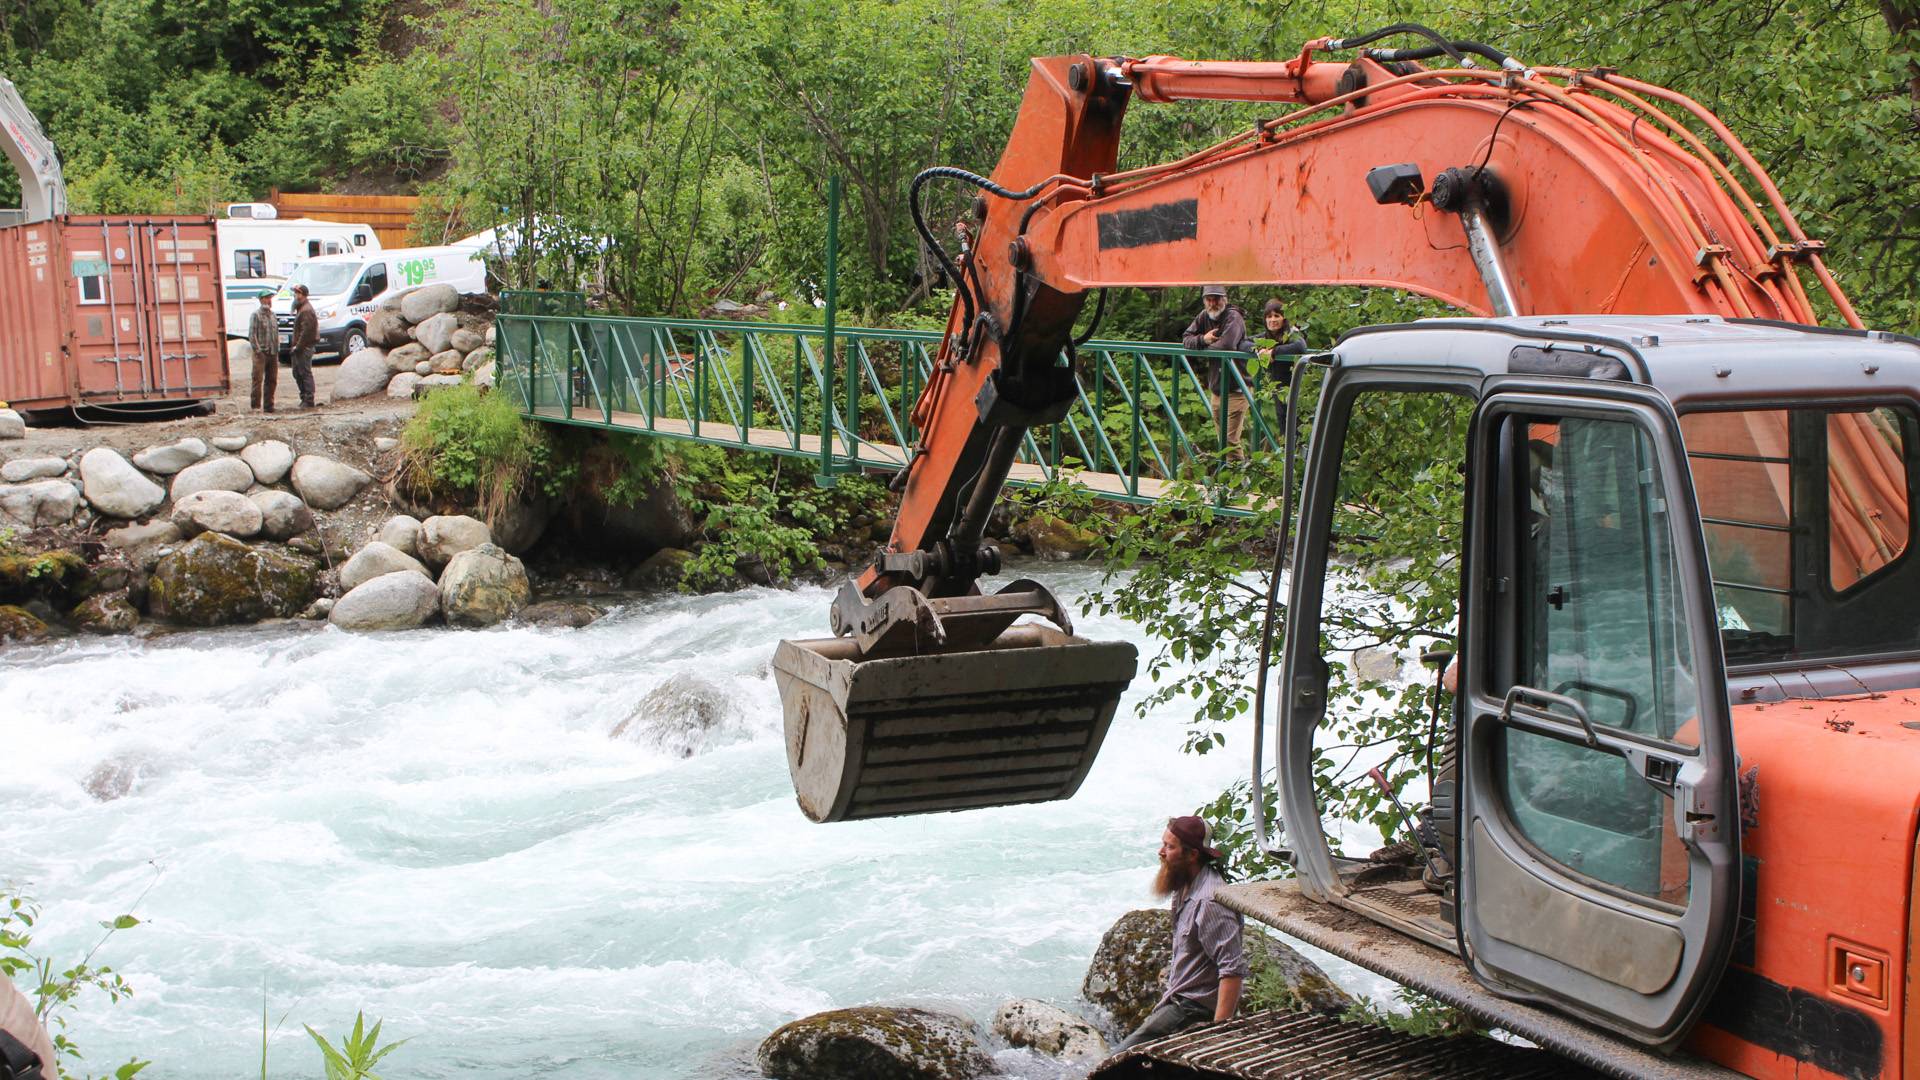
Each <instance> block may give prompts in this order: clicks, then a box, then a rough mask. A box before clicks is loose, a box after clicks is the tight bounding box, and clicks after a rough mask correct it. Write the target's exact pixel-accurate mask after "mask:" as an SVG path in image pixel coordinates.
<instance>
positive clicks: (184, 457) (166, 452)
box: [133, 437, 207, 476]
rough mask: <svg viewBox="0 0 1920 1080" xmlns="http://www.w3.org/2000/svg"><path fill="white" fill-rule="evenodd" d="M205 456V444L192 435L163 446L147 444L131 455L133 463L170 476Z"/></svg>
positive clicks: (152, 471)
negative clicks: (143, 448)
mask: <svg viewBox="0 0 1920 1080" xmlns="http://www.w3.org/2000/svg"><path fill="white" fill-rule="evenodd" d="M206 456H207V444H206V443H204V442H201V441H200V440H199V439H195V438H192V437H188V438H184V439H176V440H174V441H173V442H170V443H167V444H165V445H164V446H149V447H147V448H146V449H145V450H142V451H140V452H139V453H137V454H135V455H133V463H134V464H135V465H138V466H140V467H141V468H143V469H145V470H147V471H148V472H150V473H159V474H160V475H162V476H172V475H173V474H174V473H177V472H179V471H180V470H181V469H184V468H186V467H187V466H189V465H191V464H193V463H194V462H196V461H199V460H200V459H201V458H204V457H206Z"/></svg>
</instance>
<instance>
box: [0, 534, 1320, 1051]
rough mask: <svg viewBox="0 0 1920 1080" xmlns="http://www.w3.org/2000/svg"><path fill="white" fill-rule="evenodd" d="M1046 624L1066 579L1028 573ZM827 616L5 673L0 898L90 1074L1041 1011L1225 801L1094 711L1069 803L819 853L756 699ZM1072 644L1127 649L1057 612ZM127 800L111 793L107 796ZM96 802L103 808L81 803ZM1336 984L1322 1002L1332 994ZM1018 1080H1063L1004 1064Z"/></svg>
mask: <svg viewBox="0 0 1920 1080" xmlns="http://www.w3.org/2000/svg"><path fill="white" fill-rule="evenodd" d="M1041 572H1042V573H1044V574H1045V577H1046V579H1047V580H1048V581H1049V583H1050V584H1051V585H1053V586H1054V587H1055V588H1056V589H1057V590H1058V591H1059V592H1060V593H1061V595H1062V596H1063V598H1065V599H1068V600H1069V601H1072V600H1074V599H1076V598H1077V597H1079V596H1080V595H1082V594H1084V593H1085V592H1086V591H1088V590H1089V589H1091V588H1092V587H1094V585H1095V584H1096V582H1097V575H1096V574H1095V573H1093V572H1091V571H1086V570H1074V571H1067V572H1057V571H1041ZM828 597H829V594H828V593H827V591H826V590H823V589H800V590H796V591H776V590H751V591H747V592H741V593H734V594H730V595H722V596H705V597H665V598H652V599H644V600H638V601H635V602H633V603H630V604H627V605H625V606H623V607H620V608H618V609H617V610H615V611H614V613H612V614H611V615H609V616H608V617H607V618H605V619H602V620H601V621H599V622H597V623H595V624H594V625H592V626H590V627H588V628H586V629H583V630H550V629H535V628H525V627H516V628H507V629H496V630H488V631H452V630H446V629H433V630H422V631H415V632H410V633H403V634H384V635H358V636H356V635H351V634H345V633H340V632H337V631H332V630H328V629H324V628H316V627H306V626H299V627H293V626H279V627H267V628H255V629H239V630H222V631H215V632H200V633H189V634H175V635H166V636H162V637H158V638H155V639H153V640H149V641H142V640H137V639H130V638H110V639H70V640H68V641H64V642H61V643H58V644H54V645H48V646H41V647H34V648H18V647H16V648H10V649H7V650H5V651H4V652H0V736H3V739H4V741H3V742H0V745H4V747H5V753H4V755H0V859H3V860H4V861H0V881H4V882H6V883H8V884H11V885H13V886H15V887H17V888H19V889H21V890H23V891H26V892H30V893H31V894H33V895H34V896H36V897H38V898H39V899H40V900H42V901H43V902H44V903H45V904H46V907H47V912H46V918H45V920H44V922H43V924H42V925H41V927H40V928H39V934H38V936H37V938H36V941H35V945H36V950H37V951H40V952H42V953H43V954H49V955H52V956H54V957H55V958H56V959H59V960H66V961H71V960H73V959H77V958H78V956H79V955H80V954H82V953H84V952H85V951H86V950H87V948H89V947H90V946H91V945H92V944H93V942H94V941H95V940H97V939H98V937H99V935H100V931H99V929H98V925H97V924H98V920H101V919H106V918H111V917H112V916H114V915H117V914H119V913H121V912H123V911H127V910H129V909H130V908H133V905H134V904H135V903H136V900H137V902H138V906H137V908H133V909H134V910H136V912H137V914H139V915H140V916H141V917H142V918H143V920H145V921H144V922H143V924H142V925H141V926H139V927H137V928H135V929H132V930H129V931H125V932H122V933H120V934H119V935H117V936H115V937H114V938H113V939H112V940H111V941H110V942H109V943H108V944H107V945H106V947H105V948H103V949H102V950H101V952H100V954H99V955H98V956H97V957H96V958H95V960H96V962H101V963H107V964H110V965H112V966H113V967H114V968H116V969H117V970H119V971H120V972H121V973H122V974H124V975H125V976H126V978H127V980H128V982H129V983H131V984H132V985H133V987H134V988H135V996H134V997H133V998H132V999H131V1000H129V1001H126V1002H123V1003H121V1004H119V1005H115V1006H110V1005H108V1004H107V1003H106V1001H105V999H104V997H103V996H101V997H93V996H89V998H88V999H86V1002H85V1005H84V1007H83V1008H82V1009H81V1010H80V1011H79V1012H78V1014H77V1015H76V1017H75V1019H74V1021H73V1026H72V1028H71V1033H72V1035H73V1036H74V1038H75V1040H76V1042H78V1043H79V1045H80V1046H81V1047H82V1049H83V1050H84V1051H86V1052H87V1060H88V1062H89V1063H90V1064H91V1065H92V1067H93V1068H94V1069H95V1070H98V1071H108V1070H110V1068H111V1065H112V1064H114V1063H117V1062H119V1061H124V1060H126V1058H127V1057H128V1056H129V1055H135V1054H137V1055H139V1056H141V1057H143V1058H150V1059H152V1060H153V1062H154V1064H153V1066H152V1067H151V1068H149V1069H148V1070H147V1071H146V1072H145V1073H143V1074H142V1075H143V1077H157V1078H172V1077H240V1076H257V1075H259V1070H260V1065H259V1061H260V1044H261V1034H262V1020H261V1014H262V1009H263V1006H264V1008H265V1010H266V1012H267V1013H268V1014H269V1015H268V1026H269V1027H272V1026H273V1025H275V1024H277V1023H278V1022H279V1021H280V1018H281V1017H282V1016H283V1015H284V1016H285V1017H286V1020H285V1023H284V1025H281V1026H279V1027H278V1030H277V1031H276V1032H275V1033H274V1034H273V1036H272V1038H271V1040H270V1044H271V1046H270V1050H271V1052H270V1061H269V1067H268V1069H269V1073H270V1074H271V1075H272V1076H275V1077H283V1076H284V1077H294V1076H301V1077H307V1076H314V1075H318V1074H319V1072H320V1067H319V1064H320V1063H319V1055H318V1053H317V1051H316V1049H315V1048H314V1047H313V1045H312V1043H311V1042H310V1040H309V1039H308V1038H307V1036H306V1034H305V1033H304V1032H303V1031H301V1029H300V1025H301V1024H302V1023H306V1024H312V1025H314V1026H315V1027H317V1028H319V1029H321V1030H322V1031H324V1032H326V1033H328V1034H330V1035H334V1036H338V1035H339V1034H340V1033H341V1032H342V1031H343V1030H344V1029H345V1028H346V1027H347V1026H348V1025H350V1024H351V1023H352V1020H353V1016H354V1013H355V1012H356V1010H360V1009H365V1010H366V1012H367V1015H368V1017H369V1019H371V1018H373V1017H383V1018H385V1020H386V1024H387V1027H386V1030H385V1034H386V1035H388V1036H392V1037H402V1036H410V1037H411V1038H412V1041H411V1042H410V1043H408V1044H407V1045H406V1046H405V1047H403V1048H402V1049H400V1050H399V1051H397V1052H396V1053H395V1054H394V1055H393V1056H392V1057H390V1058H388V1059H387V1061H386V1062H384V1063H383V1065H384V1066H386V1067H384V1068H383V1069H382V1072H383V1073H384V1074H385V1075H387V1076H389V1077H390V1078H395V1080H405V1078H410V1077H455V1076H458V1077H476V1078H485V1077H527V1076H553V1077H569V1078H602V1077H605V1078H615V1077H618V1078H632V1077H649V1078H651V1077H661V1078H677V1077H690V1078H714V1080H717V1078H728V1080H731V1078H736V1077H747V1076H758V1071H757V1069H755V1067H754V1066H753V1063H752V1054H753V1049H754V1047H755V1045H756V1044H757V1043H758V1041H759V1040H760V1039H761V1038H762V1037H763V1036H764V1035H765V1034H766V1033H767V1032H769V1031H771V1030H772V1029H773V1028H774V1027H776V1026H778V1025H780V1024H781V1023H784V1022H785V1021H787V1020H790V1019H793V1018H796V1017H798V1016H801V1015H804V1014H807V1013H811V1012H816V1011H819V1010H822V1009H830V1008H836V1007H841V1006H850V1005H858V1004H865V1003H872V1002H881V1003H892V1004H906V1003H919V1004H931V1005H934V1006H936V1007H944V1008H950V1009H955V1010H957V1011H960V1012H963V1013H966V1014H968V1015H970V1016H972V1017H974V1018H976V1019H978V1020H980V1021H982V1023H983V1024H984V1022H986V1021H987V1020H988V1019H990V1018H991V1016H992V1014H993V1011H994V1010H995V1008H996V1007H997V1006H998V1005H999V1004H1000V1003H1001V1002H1002V1001H1005V1000H1007V999H1009V998H1013V997H1038V998H1048V999H1053V1000H1056V1001H1059V1002H1061V1003H1063V1004H1070V1003H1071V1002H1072V999H1074V998H1075V997H1076V996H1077V995H1078V992H1079V985H1080V979H1081V976H1082V975H1083V974H1084V973H1085V970H1086V966H1087V961H1088V960H1089V958H1090V957H1091V956H1092V954H1093V951H1094V948H1095V946H1096V945H1097V944H1098V942H1099V938H1100V935H1101V933H1102V932H1103V931H1104V930H1105V929H1106V928H1107V926H1108V925H1110V924H1111V923H1112V921H1113V920H1114V919H1115V918H1116V917H1118V916H1119V915H1120V913H1121V912H1123V911H1126V910H1128V909H1130V908H1134V907H1142V906H1147V905H1148V904H1149V903H1151V902H1152V901H1151V900H1150V898H1149V895H1148V891H1147V883H1148V880H1149V877H1150V874H1151V869H1152V863H1153V859H1154V848H1155V845H1156V844H1157V843H1158V839H1159V834H1160V829H1161V825H1162V823H1163V822H1164V821H1165V819H1166V817H1167V816H1168V815H1169V814H1173V813H1185V812H1188V811H1189V810H1191V809H1192V808H1193V807H1195V806H1197V805H1199V804H1200V803H1202V802H1204V801H1205V800H1207V799H1209V798H1211V797H1212V796H1213V795H1214V794H1216V793H1217V792H1218V791H1219V790H1220V789H1221V788H1222V787H1223V786H1224V785H1226V784H1227V783H1228V782H1230V781H1232V780H1234V779H1236V778H1238V777H1240V776H1241V775H1243V773H1244V771H1245V768H1246V758H1245V753H1246V742H1245V736H1246V731H1245V730H1244V729H1242V730H1240V731H1237V732H1235V733H1234V734H1235V738H1234V740H1233V741H1232V742H1231V743H1230V745H1229V749H1228V750H1227V751H1225V752H1216V753H1214V754H1210V755H1206V756H1200V757H1196V756H1192V755H1187V754H1182V753H1180V750H1179V747H1180V744H1181V734H1182V727H1183V723H1182V722H1183V720H1184V718H1185V716H1186V712H1187V709H1186V706H1185V705H1184V704H1183V703H1181V704H1176V705H1174V706H1172V707H1169V708H1167V709H1163V710H1161V711H1160V712H1159V713H1157V714H1154V715H1149V716H1145V717H1141V716H1137V715H1136V714H1135V708H1134V703H1135V702H1136V701H1137V700H1138V699H1139V698H1140V697H1141V696H1142V695H1143V694H1144V693H1145V692H1146V687H1148V686H1149V685H1150V684H1149V683H1148V682H1147V680H1146V679H1145V677H1144V676H1143V677H1142V678H1140V679H1139V680H1137V681H1136V685H1135V688H1134V689H1133V690H1132V691H1131V692H1130V693H1129V695H1128V699H1127V700H1126V701H1125V702H1123V703H1122V705H1121V709H1120V713H1119V714H1118V716H1117V718H1116V720H1115V723H1114V728H1113V731H1112V733H1111V734H1110V735H1109V736H1108V738H1107V741H1106V745H1105V748H1104V749H1103V751H1102V753H1101V756H1100V760H1099V761H1098V763H1097V764H1096V765H1095V766H1094V768H1093V771H1092V773H1091V775H1090V776H1089V777H1088V779H1087V781H1086V784H1085V785H1084V786H1083V787H1082V788H1081V791H1080V793H1079V795H1078V796H1077V797H1075V798H1074V799H1072V800H1070V801H1068V802H1064V803H1054V804H1048V805H1042V806H1026V807H1008V808H1001V809H994V810H983V811H974V812H970V813H965V814H947V815H937V816H931V817H918V818H905V819H896V820H888V821H872V822H860V823H853V824H843V825H834V826H819V825H813V824H810V823H809V822H807V821H806V820H805V819H804V818H803V817H802V816H801V814H800V812H799V810H798V809H797V808H796V807H795V805H794V801H793V795H792V792H791V790H790V788H789V787H788V782H787V771H786V761H785V755H784V751H783V749H782V745H781V739H780V733H779V728H780V707H779V699H778V696H777V694H776V693H775V691H774V685H773V679H772V676H771V674H770V672H769V660H770V658H771V656H772V652H773V645H774V643H775V641H777V640H778V639H779V638H781V637H789V636H804V637H812V636H818V635H819V633H820V628H821V627H822V626H823V624H824V621H825V615H826V610H827V602H828ZM1079 629H1080V630H1081V632H1082V633H1086V634H1088V635H1089V636H1094V637H1101V638H1123V639H1127V640H1131V641H1133V642H1135V643H1136V644H1138V645H1139V646H1140V648H1141V653H1142V660H1143V666H1144V660H1145V659H1146V657H1147V656H1149V655H1151V653H1152V652H1153V649H1154V647H1153V643H1152V642H1151V641H1150V640H1148V639H1147V638H1146V637H1145V635H1144V634H1143V633H1141V631H1140V630H1139V628H1138V627H1135V626H1133V625H1130V624H1127V623H1124V622H1120V621H1118V620H1102V619H1098V618H1094V617H1091V616H1087V617H1083V618H1082V619H1081V624H1080V627H1079ZM676 675H679V676H682V678H683V680H684V678H685V677H686V676H689V675H691V676H694V677H697V678H698V679H700V680H704V681H705V682H707V683H709V684H711V686H712V687H713V689H714V691H715V692H717V693H718V694H719V695H720V696H721V697H722V698H724V699H726V700H727V701H728V702H729V703H730V705H731V708H732V709H733V710H734V711H735V712H737V714H738V716H740V717H741V718H742V730H741V731H740V732H739V735H738V737H737V738H735V739H734V740H733V741H731V742H729V743H727V744H725V745H720V746H718V747H715V748H712V749H710V750H708V751H707V752H704V753H701V754H698V755H696V756H693V757H690V758H682V757H679V756H677V755H673V754H669V753H664V752H662V751H660V750H658V749H652V748H648V747H646V746H643V745H639V744H636V743H635V742H633V741H630V740H624V739H614V738H610V737H609V732H610V731H611V730H612V729H613V728H614V727H615V726H616V725H617V724H619V723H620V721H622V720H623V719H626V718H627V717H628V716H629V715H630V714H632V713H634V711H635V709H636V707H637V706H638V705H639V703H640V702H641V700H642V699H643V698H645V697H646V695H647V694H648V692H649V691H650V690H653V689H655V688H656V687H657V686H659V685H660V684H661V683H662V682H663V681H665V680H667V679H669V678H671V677H674V676H676ZM129 783H130V787H129V786H128V785H129ZM89 786H91V787H92V788H94V789H97V792H99V793H105V794H112V793H113V792H114V790H115V789H127V790H126V794H125V795H124V796H122V797H118V798H112V799H108V800H106V801H102V800H101V799H100V798H99V797H98V794H97V793H96V792H90V790H89ZM1337 974H1339V975H1340V976H1341V977H1342V978H1343V979H1346V980H1348V981H1350V983H1351V982H1352V981H1354V979H1355V977H1354V973H1353V972H1351V971H1350V970H1341V971H1338V972H1337ZM998 1061H999V1063H1000V1066H1001V1068H1002V1069H1004V1070H1005V1071H1006V1072H1007V1073H1009V1074H1010V1075H1013V1076H1018V1077H1029V1078H1051V1077H1055V1076H1059V1075H1062V1074H1061V1073H1060V1072H1059V1071H1058V1070H1057V1069H1056V1068H1055V1067H1053V1066H1051V1065H1050V1064H1049V1063H1047V1062H1046V1061H1044V1060H1043V1059H1041V1058H1039V1057H1037V1056H1035V1055H1032V1054H1030V1053H1027V1052H1022V1051H1011V1050H1002V1051H1001V1052H1000V1053H999V1054H998Z"/></svg>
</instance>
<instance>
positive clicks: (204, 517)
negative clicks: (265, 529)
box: [170, 491, 263, 540]
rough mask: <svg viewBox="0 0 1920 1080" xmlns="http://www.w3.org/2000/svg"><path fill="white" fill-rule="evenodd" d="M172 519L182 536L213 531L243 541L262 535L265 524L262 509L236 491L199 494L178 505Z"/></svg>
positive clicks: (176, 502) (175, 506)
mask: <svg viewBox="0 0 1920 1080" xmlns="http://www.w3.org/2000/svg"><path fill="white" fill-rule="evenodd" d="M170 517H171V518H172V520H173V523H174V525H175V526H177V527H178V528H179V529H180V533H181V535H183V536H198V535H199V534H200V533H203V532H209V531H211V532H217V533H226V534H227V535H228V536H231V537H234V538H236V539H240V540H245V539H247V538H248V537H251V536H257V535H259V532H260V525H261V522H262V520H263V518H262V515H261V513H260V507H259V506H258V505H256V504H255V503H254V501H253V500H252V499H249V498H247V497H246V496H245V495H242V494H240V493H239V492H236V491H196V492H194V493H193V494H191V495H188V496H187V497H186V498H184V499H179V500H177V501H175V502H174V504H173V513H172V514H171V515H170Z"/></svg>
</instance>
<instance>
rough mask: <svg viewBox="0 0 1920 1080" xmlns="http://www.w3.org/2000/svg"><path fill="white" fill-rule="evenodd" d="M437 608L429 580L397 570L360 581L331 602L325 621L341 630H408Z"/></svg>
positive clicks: (437, 594) (437, 595)
mask: <svg viewBox="0 0 1920 1080" xmlns="http://www.w3.org/2000/svg"><path fill="white" fill-rule="evenodd" d="M439 610H440V590H439V589H437V588H435V587H434V584H433V579H432V578H430V577H428V576H427V575H425V574H421V573H416V572H414V571H412V570H398V571H395V572H394V573H391V574H382V575H380V576H379V577H377V578H374V579H372V580H371V581H365V582H362V583H361V584H360V585H359V587H357V588H355V589H352V590H351V591H349V592H348V593H347V594H346V595H345V596H342V597H341V598H340V599H338V600H335V601H334V602H333V609H332V610H331V611H329V612H328V613H327V621H328V622H329V623H332V624H333V625H335V626H337V627H339V628H340V629H342V630H411V629H413V628H414V627H416V626H422V625H424V624H425V623H426V622H427V620H429V619H431V618H433V616H434V613H435V612H437V611H439Z"/></svg>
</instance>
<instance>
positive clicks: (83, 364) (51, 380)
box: [0, 216, 228, 410]
mask: <svg viewBox="0 0 1920 1080" xmlns="http://www.w3.org/2000/svg"><path fill="white" fill-rule="evenodd" d="M220 287H221V286H220V271H219V265H218V254H217V250H216V248H215V244H214V232H213V219H212V218H207V217H104V216H73V217H61V218H54V219H53V220H51V221H40V222H35V223H34V224H31V225H14V226H11V227H8V228H0V401H5V402H7V403H8V404H9V405H11V406H12V407H13V408H16V409H27V410H39V409H63V408H67V407H69V406H77V405H94V406H101V407H111V406H114V405H136V404H157V403H160V402H189V401H198V400H201V399H204V398H209V397H218V396H221V395H223V394H225V393H226V392H227V388H228V382H227V353H226V341H225V339H226V328H225V325H224V321H223V306H222V304H221V294H220Z"/></svg>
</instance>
